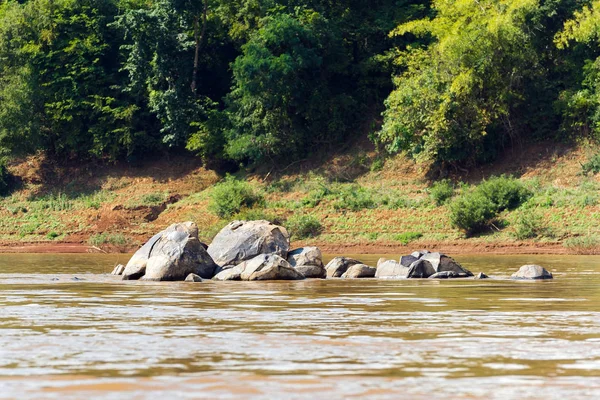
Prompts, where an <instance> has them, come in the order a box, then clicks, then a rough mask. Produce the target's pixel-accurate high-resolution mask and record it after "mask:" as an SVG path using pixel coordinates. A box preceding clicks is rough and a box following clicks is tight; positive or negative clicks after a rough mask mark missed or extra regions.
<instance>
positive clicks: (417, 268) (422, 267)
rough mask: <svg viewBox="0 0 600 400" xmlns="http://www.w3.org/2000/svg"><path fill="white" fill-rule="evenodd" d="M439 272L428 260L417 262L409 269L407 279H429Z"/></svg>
mask: <svg viewBox="0 0 600 400" xmlns="http://www.w3.org/2000/svg"><path fill="white" fill-rule="evenodd" d="M436 272H437V271H436V270H435V268H433V265H431V263H430V262H429V261H427V260H417V261H415V262H413V263H412V264H411V265H410V267H409V268H408V274H407V275H406V277H407V278H413V279H415V278H429V277H430V276H431V275H434V274H435V273H436Z"/></svg>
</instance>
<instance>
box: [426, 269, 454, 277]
mask: <svg viewBox="0 0 600 400" xmlns="http://www.w3.org/2000/svg"><path fill="white" fill-rule="evenodd" d="M448 278H458V274H457V273H456V272H454V271H442V272H436V273H435V274H433V275H431V276H429V278H428V279H448Z"/></svg>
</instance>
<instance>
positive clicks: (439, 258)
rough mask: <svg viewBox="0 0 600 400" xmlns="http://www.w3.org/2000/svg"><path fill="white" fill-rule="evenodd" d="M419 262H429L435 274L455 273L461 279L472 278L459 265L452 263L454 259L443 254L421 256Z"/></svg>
mask: <svg viewBox="0 0 600 400" xmlns="http://www.w3.org/2000/svg"><path fill="white" fill-rule="evenodd" d="M419 260H425V261H429V263H431V265H432V266H433V269H434V270H435V272H444V271H452V272H456V273H457V274H458V275H459V276H461V277H467V276H473V274H472V273H471V271H469V270H467V269H465V268H463V267H462V266H461V265H460V264H459V263H457V262H456V261H454V259H452V258H450V257H448V256H447V255H445V254H441V253H427V254H423V256H422V257H421V258H420V259H419Z"/></svg>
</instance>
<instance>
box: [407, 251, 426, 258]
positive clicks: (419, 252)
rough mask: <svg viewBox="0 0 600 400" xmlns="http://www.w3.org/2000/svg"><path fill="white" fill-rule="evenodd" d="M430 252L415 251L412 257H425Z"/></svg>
mask: <svg viewBox="0 0 600 400" xmlns="http://www.w3.org/2000/svg"><path fill="white" fill-rule="evenodd" d="M429 253H430V252H429V250H421V251H413V252H412V253H411V254H410V255H411V256H413V257H414V258H416V259H419V258H421V257H423V256H424V255H425V254H429Z"/></svg>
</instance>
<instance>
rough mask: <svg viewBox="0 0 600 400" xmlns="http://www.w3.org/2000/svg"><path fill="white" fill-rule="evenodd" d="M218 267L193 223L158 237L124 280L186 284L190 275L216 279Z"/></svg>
mask: <svg viewBox="0 0 600 400" xmlns="http://www.w3.org/2000/svg"><path fill="white" fill-rule="evenodd" d="M216 267H217V266H216V264H215V263H214V262H213V260H212V258H211V257H210V256H209V255H208V253H207V252H206V250H205V249H204V247H203V246H202V244H201V243H200V241H199V240H198V227H197V226H196V224H195V223H193V222H184V223H181V224H173V225H171V226H169V227H168V228H167V229H165V230H164V231H162V232H160V233H158V234H156V235H154V236H153V237H152V238H151V239H150V240H149V241H148V243H146V244H144V246H142V247H141V248H140V250H138V251H137V252H136V253H135V254H134V255H133V257H132V258H131V260H129V262H128V263H127V266H126V267H125V271H124V272H123V279H125V280H131V279H143V280H148V281H182V280H184V279H185V278H186V277H187V276H188V275H189V274H192V273H193V274H196V275H199V276H200V277H202V278H207V279H210V278H212V276H213V274H214V271H215V268H216Z"/></svg>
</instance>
